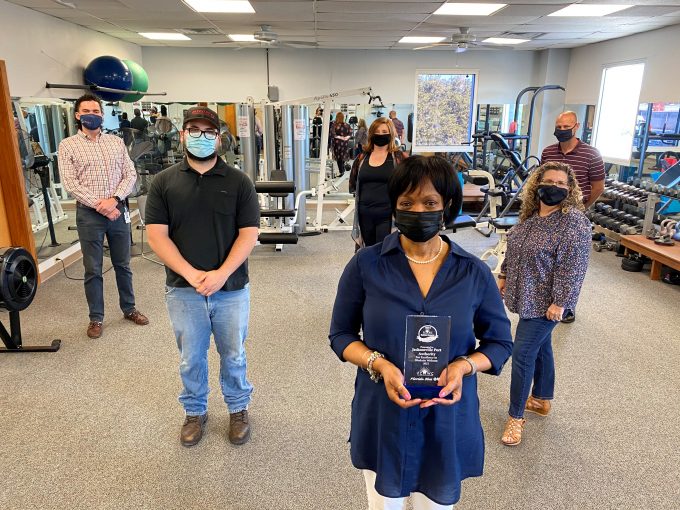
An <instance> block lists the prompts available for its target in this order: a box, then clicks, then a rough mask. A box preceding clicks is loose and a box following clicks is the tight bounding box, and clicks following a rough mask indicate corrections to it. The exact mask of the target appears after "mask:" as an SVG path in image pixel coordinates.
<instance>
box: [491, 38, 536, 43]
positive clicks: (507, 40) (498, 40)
mask: <svg viewBox="0 0 680 510" xmlns="http://www.w3.org/2000/svg"><path fill="white" fill-rule="evenodd" d="M530 40H531V39H511V38H509V37H489V38H488V39H484V40H483V41H482V42H485V43H491V44H522V43H525V42H529V41H530Z"/></svg>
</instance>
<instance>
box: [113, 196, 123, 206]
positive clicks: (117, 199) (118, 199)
mask: <svg viewBox="0 0 680 510" xmlns="http://www.w3.org/2000/svg"><path fill="white" fill-rule="evenodd" d="M113 198H115V199H116V202H118V203H119V204H120V203H121V202H122V201H123V199H122V198H120V197H118V196H115V195H114V196H113Z"/></svg>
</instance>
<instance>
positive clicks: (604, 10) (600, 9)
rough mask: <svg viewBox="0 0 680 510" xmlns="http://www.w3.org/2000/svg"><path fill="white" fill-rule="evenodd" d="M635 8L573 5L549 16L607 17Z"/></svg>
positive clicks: (627, 6) (626, 6)
mask: <svg viewBox="0 0 680 510" xmlns="http://www.w3.org/2000/svg"><path fill="white" fill-rule="evenodd" d="M629 7H633V6H632V5H613V4H612V5H603V4H573V5H568V6H567V7H565V8H564V9H560V10H559V11H555V12H553V13H552V14H548V16H580V17H586V16H606V15H607V14H611V13H613V12H618V11H622V10H624V9H628V8H629Z"/></svg>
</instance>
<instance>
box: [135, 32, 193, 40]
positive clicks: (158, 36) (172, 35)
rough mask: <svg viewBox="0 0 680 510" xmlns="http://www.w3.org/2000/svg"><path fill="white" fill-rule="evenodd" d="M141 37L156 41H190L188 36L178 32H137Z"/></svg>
mask: <svg viewBox="0 0 680 510" xmlns="http://www.w3.org/2000/svg"><path fill="white" fill-rule="evenodd" d="M138 33H139V35H141V36H142V37H146V38H147V39H155V40H157V41H191V38H190V37H187V36H186V35H184V34H180V33H178V32H138Z"/></svg>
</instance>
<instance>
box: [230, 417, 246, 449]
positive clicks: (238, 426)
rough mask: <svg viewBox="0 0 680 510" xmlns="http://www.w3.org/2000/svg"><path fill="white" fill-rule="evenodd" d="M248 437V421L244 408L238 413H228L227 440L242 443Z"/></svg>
mask: <svg viewBox="0 0 680 510" xmlns="http://www.w3.org/2000/svg"><path fill="white" fill-rule="evenodd" d="M248 439H250V424H249V423H248V411H247V410H246V409H244V410H243V411H239V412H238V413H231V414H230V415H229V442H230V443H232V444H244V443H247V442H248Z"/></svg>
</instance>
